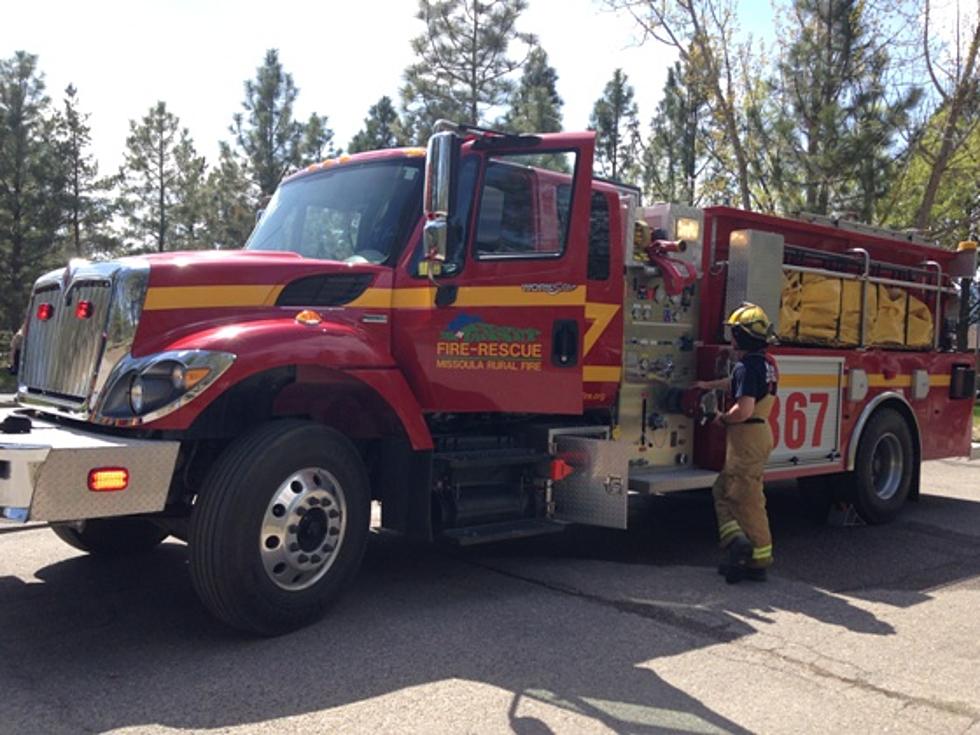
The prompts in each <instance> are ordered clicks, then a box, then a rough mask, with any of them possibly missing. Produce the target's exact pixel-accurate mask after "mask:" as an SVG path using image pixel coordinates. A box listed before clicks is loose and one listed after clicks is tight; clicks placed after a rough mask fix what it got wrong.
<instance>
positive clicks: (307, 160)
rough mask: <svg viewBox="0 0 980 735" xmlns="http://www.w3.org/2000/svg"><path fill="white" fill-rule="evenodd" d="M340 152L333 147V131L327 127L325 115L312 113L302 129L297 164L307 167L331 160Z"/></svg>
mask: <svg viewBox="0 0 980 735" xmlns="http://www.w3.org/2000/svg"><path fill="white" fill-rule="evenodd" d="M339 153H340V151H338V150H337V149H335V148H334V147H333V130H331V129H330V128H329V127H328V125H327V117H326V115H317V114H316V113H313V114H312V115H310V119H309V120H307V121H306V125H305V126H304V127H303V139H302V141H301V142H300V146H299V164H300V165H301V166H308V165H310V164H311V163H319V162H320V161H322V160H323V159H325V158H332V157H334V156H336V155H338V154H339Z"/></svg>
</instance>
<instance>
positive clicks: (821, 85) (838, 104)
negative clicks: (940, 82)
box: [776, 0, 921, 219]
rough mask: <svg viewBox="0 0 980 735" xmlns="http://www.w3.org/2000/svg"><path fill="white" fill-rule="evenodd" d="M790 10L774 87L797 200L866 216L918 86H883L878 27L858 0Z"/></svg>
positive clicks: (823, 0)
mask: <svg viewBox="0 0 980 735" xmlns="http://www.w3.org/2000/svg"><path fill="white" fill-rule="evenodd" d="M791 16H792V19H793V23H792V24H791V27H790V28H789V29H787V32H786V34H785V35H786V36H787V37H789V38H790V39H791V42H790V43H789V45H788V46H787V47H786V48H785V50H784V52H783V57H782V59H781V60H780V63H779V79H778V82H777V84H776V91H777V94H778V95H779V96H780V97H781V99H782V101H783V102H784V105H785V110H786V114H788V115H789V116H790V118H791V119H792V121H793V122H794V123H795V125H793V126H791V127H790V126H786V129H787V130H792V132H791V136H792V137H791V139H790V141H789V145H788V150H789V151H790V153H791V155H792V157H793V166H794V168H795V171H796V177H797V178H798V180H799V181H800V188H801V194H800V197H799V199H800V201H801V206H802V208H804V209H806V210H808V211H811V212H817V213H819V214H828V213H829V212H830V211H831V210H838V211H845V212H846V213H848V214H851V215H852V216H855V217H860V216H864V217H867V218H868V219H870V218H871V217H872V215H873V209H874V206H873V202H874V200H875V199H876V198H877V197H878V196H880V194H881V192H882V189H883V181H884V180H885V179H886V178H887V176H888V166H887V164H888V162H889V158H892V157H893V151H891V150H890V147H891V144H892V140H893V138H894V137H895V135H896V133H897V131H898V129H899V127H901V126H902V125H903V124H904V123H905V121H906V119H907V114H908V111H909V110H910V109H912V108H913V107H914V106H915V105H916V104H917V103H918V100H919V98H920V96H921V92H920V91H919V90H917V89H915V88H913V89H911V90H907V91H903V92H902V93H895V94H890V93H889V90H888V89H887V88H886V86H885V82H884V80H885V79H886V74H887V72H888V64H889V60H888V54H887V51H886V49H885V47H884V45H881V44H882V43H883V42H882V41H881V40H880V39H882V38H884V37H885V35H884V34H883V33H882V32H881V31H880V28H876V27H875V24H876V20H877V19H876V18H875V17H874V16H873V15H872V14H871V12H870V11H869V9H868V6H867V5H866V3H865V2H864V0H794V2H793V12H792V13H791ZM855 205H856V206H855Z"/></svg>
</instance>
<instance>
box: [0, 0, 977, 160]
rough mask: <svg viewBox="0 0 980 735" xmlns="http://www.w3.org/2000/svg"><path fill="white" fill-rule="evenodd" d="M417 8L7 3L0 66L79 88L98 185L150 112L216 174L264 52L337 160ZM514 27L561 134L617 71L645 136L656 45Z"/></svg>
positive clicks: (217, 1) (557, 24)
mask: <svg viewBox="0 0 980 735" xmlns="http://www.w3.org/2000/svg"><path fill="white" fill-rule="evenodd" d="M933 2H934V6H935V7H934V12H940V11H941V12H943V13H944V14H945V15H949V16H950V18H952V17H953V14H952V10H953V8H955V6H957V5H960V6H961V7H963V6H965V7H966V8H968V9H970V10H972V12H975V10H973V8H972V5H973V3H972V2H971V1H970V0H966V1H965V3H964V2H961V1H959V0H933ZM416 9H417V2H416V0H320V1H319V2H310V1H307V2H299V1H297V0H276V1H275V2H269V1H268V0H265V2H256V1H255V0H85V1H84V2H82V1H80V0H17V1H14V0H7V2H6V3H4V7H3V11H2V14H0V58H9V57H10V56H11V55H13V53H14V52H15V51H17V50H25V51H28V52H30V53H33V54H36V55H38V57H39V67H40V70H41V72H42V73H43V74H44V75H45V79H46V82H47V88H48V94H49V95H50V96H51V97H52V99H53V100H55V101H57V102H58V103H59V104H60V101H61V99H62V97H63V90H64V88H65V87H66V86H67V85H68V84H69V83H72V84H74V85H75V86H76V87H77V88H78V99H79V104H80V107H81V109H82V111H83V112H88V113H90V118H89V123H90V125H91V129H92V140H93V152H94V154H95V156H96V158H97V160H98V161H99V162H100V169H101V171H102V172H103V173H110V172H114V171H115V170H116V169H117V168H118V166H119V164H120V163H121V161H122V154H123V149H124V146H125V139H126V135H127V132H128V129H129V121H130V120H133V119H136V120H138V119H140V118H142V117H143V116H144V115H145V114H146V113H147V111H148V110H149V108H150V107H151V106H152V105H154V104H155V103H156V102H157V101H158V100H163V101H165V102H166V103H167V106H168V108H169V109H170V110H171V112H173V113H174V114H176V115H177V116H178V117H179V118H180V121H181V124H182V125H183V126H184V127H187V128H188V129H189V131H190V133H191V137H192V138H193V140H194V142H195V145H196V146H197V149H198V151H199V152H200V153H202V154H204V155H205V156H206V157H207V158H208V159H209V161H210V162H212V163H213V162H215V160H216V158H217V150H218V142H219V141H220V140H231V134H230V132H229V130H228V127H229V125H230V124H231V122H232V115H233V114H234V113H236V112H239V111H241V103H242V100H243V98H244V89H243V85H244V82H245V80H247V79H253V78H254V77H255V73H256V70H257V68H258V67H259V65H260V64H261V63H262V60H263V57H264V55H265V52H266V50H267V49H270V48H276V49H279V53H280V60H281V61H282V63H283V65H284V68H285V69H286V71H287V72H289V73H291V74H292V75H293V79H294V82H295V83H296V86H297V87H298V88H299V96H298V98H297V104H296V110H295V113H296V115H297V117H298V118H299V119H305V118H306V117H307V116H309V114H310V113H312V112H317V113H319V114H322V115H327V116H328V118H329V124H330V127H331V128H332V129H333V130H334V133H335V139H334V143H335V145H337V146H339V147H342V148H343V147H346V146H347V144H348V143H349V141H350V139H351V138H352V137H353V135H354V134H355V133H356V132H357V131H358V130H360V129H361V127H362V126H363V121H364V118H365V116H366V115H367V111H368V108H369V107H370V106H371V105H373V104H375V103H376V102H377V101H378V99H379V98H380V97H381V96H382V95H388V96H390V97H391V98H392V99H393V100H395V102H396V104H397V103H398V89H399V86H400V85H401V82H402V73H403V71H404V69H405V68H406V67H407V66H408V65H409V64H410V63H411V62H412V61H413V57H412V53H411V48H410V45H409V44H410V40H411V39H412V38H413V37H414V36H417V35H419V34H420V33H421V32H422V31H423V29H424V26H423V24H422V22H421V21H418V20H416V19H415V17H414V16H415V11H416ZM738 9H739V14H740V18H741V24H742V28H743V30H744V31H748V32H751V33H753V34H754V35H755V36H756V38H759V39H762V40H763V41H766V42H772V41H773V40H774V32H773V28H772V15H773V14H772V10H771V8H770V2H769V0H740V2H739V3H738ZM518 28H519V30H522V31H529V32H532V33H535V34H537V36H538V38H539V42H540V44H541V46H542V47H543V48H544V49H545V51H547V53H548V56H549V60H550V63H551V65H552V66H553V67H555V69H556V70H557V72H558V92H559V94H560V95H561V96H562V98H563V99H564V101H565V106H564V126H565V129H566V130H576V129H578V130H580V129H584V128H585V127H586V126H587V125H588V122H589V115H590V113H591V111H592V106H593V104H594V103H595V101H596V100H597V99H598V98H599V97H600V96H601V94H602V91H603V88H604V87H605V85H606V83H607V82H608V81H609V79H610V78H611V77H612V74H613V71H614V70H615V69H616V68H622V69H623V70H624V71H625V72H626V74H627V76H628V78H629V81H630V83H631V84H632V85H633V87H634V89H635V99H636V102H637V104H638V106H639V112H640V119H641V122H642V124H643V126H644V130H646V127H647V125H648V123H649V120H650V118H651V117H652V116H653V114H654V112H655V110H656V105H657V102H658V101H659V99H660V96H661V93H662V89H663V84H664V80H665V77H666V70H667V68H668V67H669V66H670V65H671V64H672V63H673V61H674V58H675V57H674V53H673V52H672V51H671V50H669V49H667V48H666V47H664V46H661V45H659V44H657V43H656V42H654V41H648V42H647V43H645V44H643V45H641V44H640V43H639V40H640V39H639V35H638V30H637V26H636V24H635V22H634V21H633V20H632V19H631V18H629V17H628V16H626V15H623V14H620V15H617V14H615V13H611V12H609V11H605V10H603V9H602V3H601V0H529V7H528V9H527V11H525V13H524V14H523V15H522V16H521V19H520V22H519V24H518Z"/></svg>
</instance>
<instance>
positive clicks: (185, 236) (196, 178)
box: [170, 129, 211, 250]
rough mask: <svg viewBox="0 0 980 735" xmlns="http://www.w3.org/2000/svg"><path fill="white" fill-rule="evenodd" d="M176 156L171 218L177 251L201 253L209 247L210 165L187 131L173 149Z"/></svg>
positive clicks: (174, 246) (174, 245)
mask: <svg viewBox="0 0 980 735" xmlns="http://www.w3.org/2000/svg"><path fill="white" fill-rule="evenodd" d="M173 157H174V168H175V175H174V184H173V185H174V207H173V212H172V216H171V224H172V228H171V231H172V235H171V238H170V241H171V245H172V247H173V249H174V250H199V249H202V248H208V247H210V246H211V243H210V242H208V240H209V234H208V232H207V230H206V226H205V222H206V214H207V207H208V192H207V162H206V161H205V159H204V156H199V155H197V150H196V149H195V147H194V143H193V142H192V141H191V139H190V135H189V134H188V132H187V130H186V129H185V130H183V131H181V135H180V140H179V142H178V143H177V145H175V146H174V149H173Z"/></svg>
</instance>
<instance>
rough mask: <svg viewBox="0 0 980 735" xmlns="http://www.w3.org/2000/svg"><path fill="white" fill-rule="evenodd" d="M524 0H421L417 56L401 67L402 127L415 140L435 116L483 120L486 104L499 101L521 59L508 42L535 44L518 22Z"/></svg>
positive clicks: (415, 46) (415, 42)
mask: <svg viewBox="0 0 980 735" xmlns="http://www.w3.org/2000/svg"><path fill="white" fill-rule="evenodd" d="M526 7H527V0H419V10H418V13H417V14H416V18H418V19H419V20H421V21H423V22H424V23H425V26H426V29H425V32H424V33H423V34H421V35H419V36H417V37H416V38H414V39H413V40H412V50H413V51H414V53H415V56H416V57H417V58H418V61H417V62H416V63H415V64H412V65H411V66H409V67H408V68H407V69H406V70H405V84H404V86H403V87H402V90H401V96H402V106H403V108H404V112H405V123H406V127H407V128H408V129H409V130H411V136H412V138H413V139H414V140H415V141H416V142H424V141H425V140H427V139H428V137H429V134H430V132H431V129H432V125H433V123H434V122H435V121H436V120H437V119H439V118H445V119H449V120H453V121H454V122H459V123H468V124H472V125H480V124H486V122H485V121H484V117H483V116H484V113H485V111H486V110H487V109H488V108H492V107H495V106H498V105H503V104H505V103H506V102H507V99H508V97H509V95H510V93H511V91H512V89H513V83H512V82H511V81H510V80H509V79H508V78H507V75H508V74H510V73H512V72H514V71H516V70H517V69H519V68H521V66H522V65H523V64H524V61H525V60H526V56H525V58H522V59H520V60H515V59H511V58H510V57H509V56H508V51H509V48H510V44H511V43H512V42H515V41H517V42H522V43H524V44H525V45H527V46H533V45H534V43H535V42H536V39H535V37H534V36H533V35H532V34H530V33H521V32H519V31H518V30H517V28H516V25H517V21H518V19H519V17H520V14H521V13H522V12H523V11H524V10H525V9H526Z"/></svg>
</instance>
